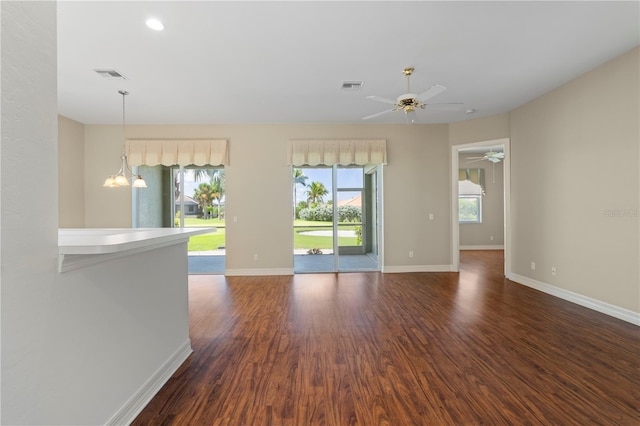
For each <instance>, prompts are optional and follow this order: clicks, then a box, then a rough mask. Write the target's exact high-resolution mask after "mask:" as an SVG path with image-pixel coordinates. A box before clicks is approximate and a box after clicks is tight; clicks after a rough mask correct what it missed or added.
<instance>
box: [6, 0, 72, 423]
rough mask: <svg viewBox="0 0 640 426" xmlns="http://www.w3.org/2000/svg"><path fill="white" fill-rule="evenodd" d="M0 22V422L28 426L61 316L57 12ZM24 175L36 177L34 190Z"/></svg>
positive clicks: (28, 5)
mask: <svg viewBox="0 0 640 426" xmlns="http://www.w3.org/2000/svg"><path fill="white" fill-rule="evenodd" d="M0 14H1V25H0V31H1V38H2V51H1V53H0V55H1V57H0V59H1V60H0V67H1V73H2V77H1V78H2V80H1V85H2V87H1V91H2V104H1V138H2V143H1V145H0V149H1V160H0V173H1V183H2V191H0V197H1V205H0V206H1V207H0V211H1V214H0V220H1V223H0V247H1V249H0V253H1V254H0V255H1V263H2V269H1V275H0V282H1V286H2V287H1V314H2V331H1V335H2V370H1V376H2V414H1V419H0V421H1V422H2V424H33V423H36V420H35V416H37V413H39V412H40V410H41V409H42V406H43V404H46V400H47V398H48V397H49V396H51V393H50V391H51V389H50V387H49V385H50V383H45V381H46V379H43V374H48V369H49V366H50V364H49V357H50V355H51V352H50V351H49V350H48V349H50V348H51V347H52V339H55V337H54V336H51V335H49V332H50V331H51V329H50V328H49V325H50V324H51V318H52V317H55V316H56V315H58V314H59V312H58V310H57V309H56V307H55V306H52V305H51V304H50V299H51V297H52V294H54V292H55V288H56V285H57V284H58V283H57V282H56V272H55V271H56V261H57V250H58V234H57V228H58V188H57V179H58V161H57V158H58V146H57V126H58V117H57V114H56V111H57V98H56V87H57V80H56V75H57V69H56V4H55V3H54V2H37V3H36V2H4V1H3V2H0ZM25 170H29V171H37V182H35V183H33V182H29V181H28V180H27V178H28V174H27V173H26V172H25ZM38 206H45V207H46V208H47V214H41V213H42V211H41V209H39V208H37V207H38ZM62 333H64V331H62ZM57 349H58V350H64V349H65V348H61V347H57ZM59 379H60V380H61V381H64V380H65V377H60V378H59Z"/></svg>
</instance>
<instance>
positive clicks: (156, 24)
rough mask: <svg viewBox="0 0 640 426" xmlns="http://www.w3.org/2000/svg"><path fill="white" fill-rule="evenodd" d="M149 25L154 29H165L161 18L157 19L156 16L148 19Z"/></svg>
mask: <svg viewBox="0 0 640 426" xmlns="http://www.w3.org/2000/svg"><path fill="white" fill-rule="evenodd" d="M147 27H149V28H151V29H152V30H156V31H162V30H164V25H162V22H160V20H159V19H156V18H149V19H147Z"/></svg>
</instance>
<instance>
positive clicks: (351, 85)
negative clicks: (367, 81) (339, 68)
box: [342, 81, 364, 90]
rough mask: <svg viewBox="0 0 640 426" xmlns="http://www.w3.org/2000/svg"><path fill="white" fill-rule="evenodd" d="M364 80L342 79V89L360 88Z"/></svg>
mask: <svg viewBox="0 0 640 426" xmlns="http://www.w3.org/2000/svg"><path fill="white" fill-rule="evenodd" d="M363 85H364V81H343V82H342V90H360V89H361V88H362V86H363Z"/></svg>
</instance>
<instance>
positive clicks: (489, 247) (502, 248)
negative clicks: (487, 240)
mask: <svg viewBox="0 0 640 426" xmlns="http://www.w3.org/2000/svg"><path fill="white" fill-rule="evenodd" d="M460 250H504V245H501V244H500V245H491V246H488V245H485V246H483V245H479V246H460Z"/></svg>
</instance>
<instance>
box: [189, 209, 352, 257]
mask: <svg viewBox="0 0 640 426" xmlns="http://www.w3.org/2000/svg"><path fill="white" fill-rule="evenodd" d="M184 222H185V226H186V227H197V228H205V227H209V226H215V227H216V228H217V229H216V232H214V233H211V234H205V235H196V236H194V237H191V238H190V239H189V245H188V247H189V251H208V250H216V249H218V247H224V245H225V231H226V229H225V225H224V221H220V220H218V219H196V218H190V217H188V218H185V219H184ZM294 227H295V228H294V230H293V232H294V234H293V246H294V248H296V249H310V248H319V249H331V248H333V238H332V237H323V236H312V235H303V234H300V232H304V231H315V230H329V231H330V230H331V229H332V228H333V224H332V223H331V222H313V221H303V220H296V221H295V222H294ZM355 227H356V226H355V225H345V226H340V229H343V230H345V229H349V230H353V229H355ZM267 237H268V238H271V239H273V240H274V242H275V241H277V240H278V239H279V236H278V235H268V236H267ZM338 245H340V246H355V245H356V238H355V237H339V238H338Z"/></svg>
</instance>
